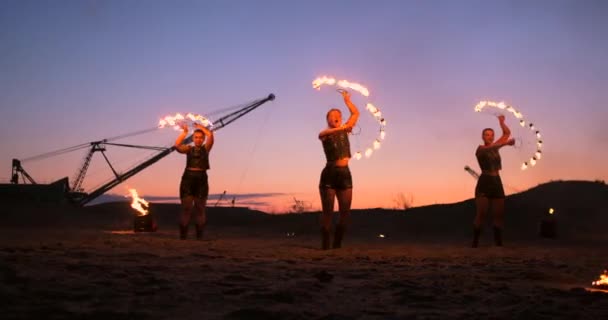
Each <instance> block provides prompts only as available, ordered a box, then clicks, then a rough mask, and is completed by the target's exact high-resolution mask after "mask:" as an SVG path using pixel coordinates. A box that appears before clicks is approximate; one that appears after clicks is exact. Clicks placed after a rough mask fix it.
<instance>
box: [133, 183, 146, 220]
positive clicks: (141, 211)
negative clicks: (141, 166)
mask: <svg viewBox="0 0 608 320" xmlns="http://www.w3.org/2000/svg"><path fill="white" fill-rule="evenodd" d="M129 192H130V193H131V198H133V201H132V202H131V208H133V209H135V210H137V212H138V215H140V216H145V215H147V214H148V209H145V208H144V207H143V206H146V208H147V207H148V201H146V200H144V199H143V198H140V197H139V195H138V194H137V190H135V189H129Z"/></svg>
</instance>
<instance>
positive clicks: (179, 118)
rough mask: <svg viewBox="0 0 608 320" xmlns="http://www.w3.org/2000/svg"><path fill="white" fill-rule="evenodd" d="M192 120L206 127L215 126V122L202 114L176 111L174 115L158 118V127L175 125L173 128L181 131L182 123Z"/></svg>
mask: <svg viewBox="0 0 608 320" xmlns="http://www.w3.org/2000/svg"><path fill="white" fill-rule="evenodd" d="M187 120H190V121H192V122H198V123H200V124H202V125H203V126H205V127H210V126H213V123H211V121H209V119H207V118H205V117H203V116H201V115H200V114H194V113H187V114H186V115H185V116H184V115H182V114H181V113H176V114H175V115H174V116H172V115H167V116H165V117H163V118H162V119H160V120H158V127H159V128H161V129H162V128H165V127H173V129H175V130H177V131H179V130H182V128H181V124H183V123H185V121H187Z"/></svg>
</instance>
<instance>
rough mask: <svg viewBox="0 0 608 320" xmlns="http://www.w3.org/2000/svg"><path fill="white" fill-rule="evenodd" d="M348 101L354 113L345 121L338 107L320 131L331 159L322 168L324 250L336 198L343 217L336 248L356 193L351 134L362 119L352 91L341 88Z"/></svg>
mask: <svg viewBox="0 0 608 320" xmlns="http://www.w3.org/2000/svg"><path fill="white" fill-rule="evenodd" d="M340 93H341V94H342V97H343V98H344V103H345V104H346V106H347V107H348V110H349V111H350V117H349V118H348V121H346V123H345V124H342V113H341V112H340V110H338V109H331V110H329V112H327V116H326V120H327V128H326V129H325V130H323V131H321V132H320V133H319V139H320V140H321V142H322V144H323V151H324V152H325V158H326V160H327V163H326V165H325V168H324V169H323V171H322V172H321V179H320V182H319V193H320V195H321V204H322V207H323V213H322V214H321V219H320V222H321V237H322V244H321V248H322V249H323V250H327V249H329V243H330V233H331V225H332V216H333V212H334V202H335V198H338V207H339V210H340V220H339V222H338V224H337V225H336V229H335V232H334V241H333V245H332V247H333V248H340V247H341V246H342V238H343V237H344V233H345V231H346V227H347V225H348V223H349V219H350V206H351V202H352V197H353V182H352V177H351V174H350V169H349V168H348V161H349V160H350V157H351V154H350V142H349V140H348V134H349V133H350V132H351V131H352V129H353V127H354V126H355V124H356V123H357V119H359V110H357V107H356V106H355V105H354V104H353V103H352V102H351V101H350V93H348V91H345V90H340Z"/></svg>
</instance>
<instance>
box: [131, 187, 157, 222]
mask: <svg viewBox="0 0 608 320" xmlns="http://www.w3.org/2000/svg"><path fill="white" fill-rule="evenodd" d="M129 193H130V194H131V198H133V201H132V202H131V208H133V209H135V211H136V214H135V216H134V217H133V231H135V232H154V231H156V230H157V229H158V225H157V224H156V220H155V219H154V217H153V216H152V215H151V214H150V212H149V210H148V206H149V203H148V201H146V200H144V199H143V198H140V197H139V195H138V194H137V190H135V189H129Z"/></svg>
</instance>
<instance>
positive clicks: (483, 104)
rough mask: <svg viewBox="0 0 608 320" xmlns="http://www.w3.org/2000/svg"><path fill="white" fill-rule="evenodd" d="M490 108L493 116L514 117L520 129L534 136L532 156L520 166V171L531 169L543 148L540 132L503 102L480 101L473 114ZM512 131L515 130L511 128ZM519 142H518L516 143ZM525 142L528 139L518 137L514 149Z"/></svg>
mask: <svg viewBox="0 0 608 320" xmlns="http://www.w3.org/2000/svg"><path fill="white" fill-rule="evenodd" d="M491 108H493V110H494V111H495V112H493V114H494V115H499V114H505V113H509V114H511V115H512V116H513V117H515V119H517V121H518V123H519V127H520V128H525V129H526V131H529V133H528V134H529V135H533V136H534V143H533V144H534V148H533V150H532V153H533V154H532V155H527V157H529V158H527V160H525V161H524V162H523V163H522V164H521V170H526V169H528V167H533V166H535V165H536V164H537V162H538V160H540V159H541V157H542V150H541V149H542V146H543V141H542V140H541V134H540V131H539V130H538V128H537V127H536V126H535V125H534V124H533V123H532V122H528V121H526V120H525V119H524V116H523V115H522V113H521V112H519V111H517V110H516V109H515V108H514V107H512V106H510V105H507V104H505V103H504V102H494V101H480V102H479V103H478V104H477V105H476V106H475V112H482V111H484V110H492V109H491ZM511 129H512V131H513V129H515V128H511ZM517 140H519V141H517ZM525 140H528V141H529V138H524V137H519V139H516V142H519V143H518V144H517V143H516V145H515V146H516V147H519V148H522V146H523V144H524V142H523V141H525Z"/></svg>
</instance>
